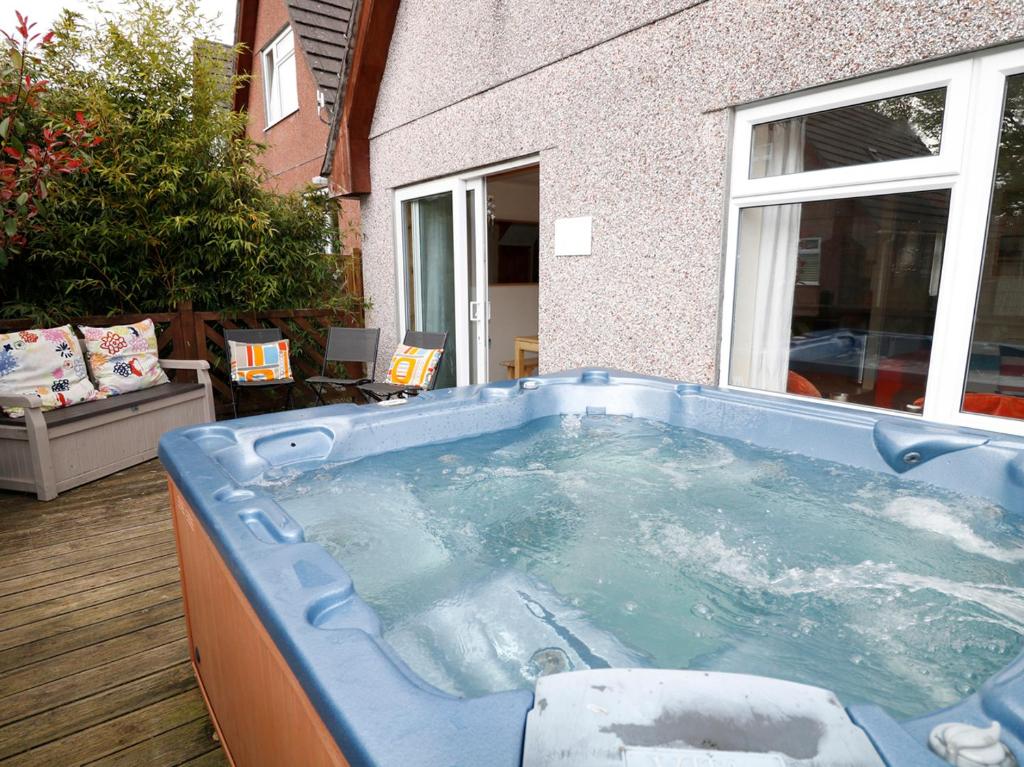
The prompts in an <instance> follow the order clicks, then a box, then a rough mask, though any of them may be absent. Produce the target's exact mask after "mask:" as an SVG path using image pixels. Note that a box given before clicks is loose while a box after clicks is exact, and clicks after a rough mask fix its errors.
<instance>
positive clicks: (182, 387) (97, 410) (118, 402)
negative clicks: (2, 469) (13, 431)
mask: <svg viewBox="0 0 1024 767" xmlns="http://www.w3.org/2000/svg"><path fill="white" fill-rule="evenodd" d="M202 390H203V385H202V384H200V383H165V384H160V385H159V386H152V387H150V388H149V389H142V390H141V391H133V392H128V393H127V394H118V395H117V396H116V397H107V398H106V399H97V400H93V401H92V402H82V403H81V404H78V405H72V406H71V407H62V408H57V409H56V410H47V411H46V412H45V413H43V420H44V421H45V422H46V425H47V426H49V427H52V426H57V425H59V424H66V423H74V422H75V421H81V420H83V419H86V418H94V417H96V416H98V415H102V414H104V413H116V412H118V411H119V410H129V411H133V412H134V411H135V410H137V409H138V407H139V406H140V405H143V404H145V403H147V402H157V401H159V400H162V399H167V398H168V397H174V396H176V395H178V394H187V393H189V392H201V391H202ZM0 423H2V424H5V425H14V426H18V425H20V426H21V427H23V428H26V423H27V422H26V420H25V418H12V417H11V416H9V415H7V414H6V413H0Z"/></svg>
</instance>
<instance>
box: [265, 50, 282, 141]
mask: <svg viewBox="0 0 1024 767" xmlns="http://www.w3.org/2000/svg"><path fill="white" fill-rule="evenodd" d="M263 77H264V78H265V81H266V86H265V87H266V94H267V123H268V124H269V123H272V122H276V121H277V118H278V117H280V115H281V109H280V108H279V106H278V104H279V101H280V96H279V95H278V90H279V89H278V85H277V67H276V66H275V63H274V52H273V51H272V50H271V51H267V52H266V53H265V54H263Z"/></svg>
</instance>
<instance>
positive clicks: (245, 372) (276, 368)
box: [228, 340, 292, 383]
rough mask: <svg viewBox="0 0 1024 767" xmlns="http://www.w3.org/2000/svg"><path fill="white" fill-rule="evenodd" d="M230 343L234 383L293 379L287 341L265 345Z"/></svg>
mask: <svg viewBox="0 0 1024 767" xmlns="http://www.w3.org/2000/svg"><path fill="white" fill-rule="evenodd" d="M228 343H229V344H230V345H231V380H232V381H235V382H240V383H244V382H246V381H282V380H285V379H290V378H291V377H292V365H291V361H290V360H289V359H288V342H287V341H286V340H281V341H270V342H269V343H265V344H242V343H239V342H237V341H228Z"/></svg>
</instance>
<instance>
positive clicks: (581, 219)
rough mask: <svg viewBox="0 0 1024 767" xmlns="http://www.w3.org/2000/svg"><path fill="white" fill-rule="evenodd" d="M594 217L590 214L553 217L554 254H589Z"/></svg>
mask: <svg viewBox="0 0 1024 767" xmlns="http://www.w3.org/2000/svg"><path fill="white" fill-rule="evenodd" d="M593 222H594V219H593V217H591V216H577V217H575V218H556V219H555V255H556V256H589V255H590V247H591V234H592V229H593Z"/></svg>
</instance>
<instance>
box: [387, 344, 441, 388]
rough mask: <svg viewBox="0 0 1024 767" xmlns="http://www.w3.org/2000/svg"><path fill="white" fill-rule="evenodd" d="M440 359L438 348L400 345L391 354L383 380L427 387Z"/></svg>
mask: <svg viewBox="0 0 1024 767" xmlns="http://www.w3.org/2000/svg"><path fill="white" fill-rule="evenodd" d="M440 359H441V350H440V349H420V348H419V347H417V346H405V345H401V346H399V347H398V348H397V349H395V353H394V354H393V355H392V356H391V364H390V365H388V376H387V378H386V379H384V380H385V381H386V382H387V383H389V384H396V385H398V386H420V387H422V388H424V389H429V388H430V381H431V380H432V379H433V377H434V373H436V372H437V363H438V360H440Z"/></svg>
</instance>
